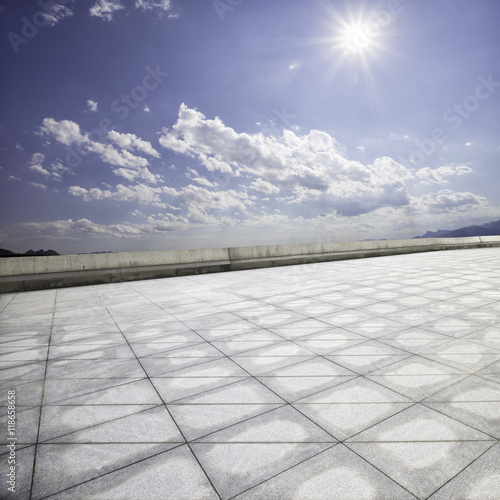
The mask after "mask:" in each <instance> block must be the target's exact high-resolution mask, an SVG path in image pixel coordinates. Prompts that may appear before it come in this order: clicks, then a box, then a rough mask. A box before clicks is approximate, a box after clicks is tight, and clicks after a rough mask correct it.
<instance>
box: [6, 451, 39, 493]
mask: <svg viewBox="0 0 500 500" xmlns="http://www.w3.org/2000/svg"><path fill="white" fill-rule="evenodd" d="M9 458H10V450H9V448H7V447H6V446H5V447H4V446H2V452H1V453H0V468H1V470H2V471H4V474H5V475H4V476H3V477H2V481H0V498H5V499H8V498H15V499H16V500H17V499H23V500H24V499H28V498H30V489H31V479H32V476H33V462H34V459H35V446H26V447H21V446H18V447H17V448H16V457H15V460H16V463H15V467H16V469H15V472H16V482H15V491H14V492H13V491H12V490H10V491H9V490H8V488H9V487H11V486H10V484H9V482H8V477H7V471H8V470H9V467H10V465H9V463H8V461H9ZM11 465H12V464H11Z"/></svg>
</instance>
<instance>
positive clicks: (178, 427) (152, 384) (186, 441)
mask: <svg viewBox="0 0 500 500" xmlns="http://www.w3.org/2000/svg"><path fill="white" fill-rule="evenodd" d="M127 285H128V286H129V287H130V288H132V289H133V290H135V291H136V292H137V293H139V294H140V295H142V296H143V297H144V295H143V294H141V293H140V292H139V291H138V290H136V289H134V288H133V286H132V285H130V284H129V283H127ZM148 300H149V299H148ZM155 305H156V304H155ZM157 307H159V306H157ZM159 308H160V309H161V307H159ZM106 310H107V311H108V314H109V315H110V316H111V318H112V319H113V320H114V317H113V316H112V314H111V312H110V311H109V310H108V309H107V308H106ZM115 323H116V321H115ZM183 324H184V323H183ZM116 326H117V327H118V328H119V325H118V323H116ZM185 326H187V327H188V325H185ZM188 328H189V327H188ZM120 331H121V330H120ZM195 333H196V332H195ZM122 335H123V336H124V338H125V335H124V334H123V332H122ZM125 339H126V338H125ZM126 340H127V339H126ZM127 343H128V340H127ZM212 347H213V346H212ZM217 350H218V349H217ZM134 354H135V352H134ZM222 354H223V353H222ZM136 359H137V361H138V362H139V364H140V365H141V367H142V369H143V371H144V373H145V374H146V376H147V378H148V380H149V383H150V384H151V386H152V388H153V390H154V391H155V392H156V394H157V396H158V398H160V401H162V403H163V407H164V408H165V410H166V411H167V412H168V414H169V416H170V418H171V419H172V421H173V422H174V424H175V426H176V427H177V430H178V432H179V433H180V435H181V436H182V438H183V439H184V441H185V443H186V446H187V447H188V449H189V451H190V452H191V455H192V456H193V458H194V459H195V460H196V462H197V463H198V466H199V467H200V469H201V471H202V472H203V474H204V475H205V477H206V479H207V481H208V482H209V484H210V485H211V486H212V488H213V491H214V492H215V493H216V494H217V495H218V496H219V498H220V495H219V492H218V491H217V489H216V488H215V485H214V484H213V482H212V480H211V478H210V476H209V475H208V473H207V471H206V470H205V468H204V467H203V466H202V464H201V462H200V461H199V459H198V457H197V456H196V454H195V453H194V451H193V449H192V448H191V446H190V444H189V442H188V440H187V439H186V436H185V435H184V432H183V431H182V429H181V428H180V426H179V424H178V422H177V420H176V419H175V418H174V415H172V413H171V412H170V410H169V408H168V407H167V403H166V402H165V400H164V399H163V397H162V396H161V394H160V392H159V391H158V389H157V388H156V386H155V385H154V383H153V382H152V381H151V379H150V377H149V375H148V373H147V371H146V369H145V368H144V366H143V365H142V363H141V361H140V359H139V358H138V357H137V356H136ZM233 383H235V382H233ZM228 385H231V384H228ZM204 392H208V391H204ZM280 399H281V398H280Z"/></svg>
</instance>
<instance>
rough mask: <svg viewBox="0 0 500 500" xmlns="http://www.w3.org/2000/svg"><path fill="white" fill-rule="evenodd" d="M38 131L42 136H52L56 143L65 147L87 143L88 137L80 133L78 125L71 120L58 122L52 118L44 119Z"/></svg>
mask: <svg viewBox="0 0 500 500" xmlns="http://www.w3.org/2000/svg"><path fill="white" fill-rule="evenodd" d="M40 130H41V132H42V133H44V134H47V135H51V136H53V137H54V138H55V140H56V141H57V142H60V143H61V144H64V145H66V146H70V145H71V144H73V143H76V144H82V143H84V142H88V141H89V138H88V135H87V134H85V135H84V134H82V133H81V132H80V126H79V125H78V123H75V122H73V121H71V120H61V121H60V122H58V121H56V120H54V118H44V119H43V121H42V125H41V127H40Z"/></svg>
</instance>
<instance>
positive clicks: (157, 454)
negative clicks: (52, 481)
mask: <svg viewBox="0 0 500 500" xmlns="http://www.w3.org/2000/svg"><path fill="white" fill-rule="evenodd" d="M71 444H76V445H78V444H81V443H71ZM99 444H101V443H99ZM110 444H130V443H110ZM141 444H144V443H141ZM147 444H150V443H147ZM152 444H155V443H152ZM45 446H46V445H45ZM63 446H67V445H63ZM104 446H108V444H105V445H104ZM181 446H186V443H179V444H178V445H177V446H173V447H172V448H169V449H168V450H163V451H160V452H158V453H154V454H153V455H149V456H147V457H145V458H141V459H140V460H137V461H135V462H132V463H128V464H126V465H123V466H122V467H117V468H116V469H113V470H111V471H108V472H105V473H104V474H100V475H98V476H96V477H93V478H91V479H87V480H86V481H82V482H80V483H77V484H73V485H72V486H69V487H68V488H64V489H62V490H59V491H56V492H54V493H51V494H50V495H46V496H43V497H40V498H38V499H37V500H45V499H46V498H50V497H53V496H55V495H59V494H60V493H64V492H66V491H70V490H72V489H74V488H77V487H79V486H82V485H84V484H87V483H90V482H92V481H95V480H97V479H100V478H102V477H105V476H108V475H110V474H114V473H115V472H118V471H120V470H123V469H126V468H127V467H130V466H133V465H136V464H138V463H141V462H144V461H146V460H149V459H151V458H155V457H157V456H159V455H162V454H164V453H168V452H170V451H172V450H175V449H177V448H180V447H181ZM34 476H35V474H34V469H33V478H34Z"/></svg>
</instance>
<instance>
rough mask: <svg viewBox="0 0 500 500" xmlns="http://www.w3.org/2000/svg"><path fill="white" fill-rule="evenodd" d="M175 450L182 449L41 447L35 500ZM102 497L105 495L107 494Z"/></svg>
mask: <svg viewBox="0 0 500 500" xmlns="http://www.w3.org/2000/svg"><path fill="white" fill-rule="evenodd" d="M173 446H179V445H174V444H39V445H38V446H37V450H36V461H35V471H34V478H33V490H32V497H31V498H32V499H33V500H38V499H42V498H45V497H46V496H49V495H53V494H54V493H58V492H60V491H63V490H66V489H67V488H71V487H73V486H76V485H79V484H81V483H84V482H86V481H89V480H91V479H95V478H97V477H99V476H103V475H105V474H107V473H109V472H113V471H117V470H118V469H122V468H123V467H126V466H127V465H131V464H133V463H135V462H139V461H141V460H144V459H146V458H149V457H152V456H154V455H158V454H160V453H162V452H165V451H166V450H168V449H169V448H172V447H173ZM141 463H143V462H141ZM76 464H78V466H76ZM99 493H100V495H103V491H100V492H99ZM68 498H69V497H68ZM101 498H102V496H101ZM108 498H109V497H108ZM129 498H130V497H129Z"/></svg>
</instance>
